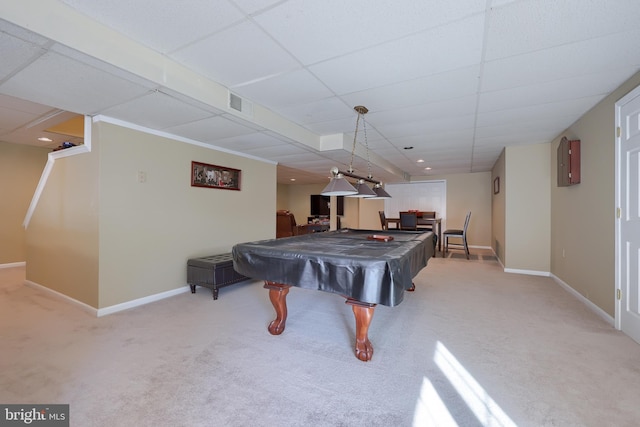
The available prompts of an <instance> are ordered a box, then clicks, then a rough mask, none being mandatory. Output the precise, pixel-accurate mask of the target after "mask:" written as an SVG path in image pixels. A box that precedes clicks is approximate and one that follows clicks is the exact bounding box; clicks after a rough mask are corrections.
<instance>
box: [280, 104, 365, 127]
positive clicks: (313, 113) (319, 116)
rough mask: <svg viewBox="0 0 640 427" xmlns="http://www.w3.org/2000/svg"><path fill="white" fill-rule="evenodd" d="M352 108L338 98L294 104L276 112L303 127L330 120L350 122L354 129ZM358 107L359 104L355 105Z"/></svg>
mask: <svg viewBox="0 0 640 427" xmlns="http://www.w3.org/2000/svg"><path fill="white" fill-rule="evenodd" d="M355 105H356V104H354V105H353V106H350V105H347V104H346V103H345V102H344V101H342V100H341V99H339V98H338V97H335V96H331V97H329V98H324V99H319V100H316V101H312V102H307V103H304V104H296V105H292V106H285V107H282V108H277V109H276V112H278V113H279V114H281V115H283V116H284V117H286V118H288V119H290V120H293V121H295V122H297V123H301V124H304V125H309V124H314V123H322V122H327V121H330V120H336V119H341V120H351V121H352V122H353V123H354V126H353V127H354V128H355V118H354V117H355V112H354V111H353V107H355ZM357 105H360V104H357ZM320 133H322V132H320Z"/></svg>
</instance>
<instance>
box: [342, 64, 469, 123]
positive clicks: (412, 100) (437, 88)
mask: <svg viewBox="0 0 640 427" xmlns="http://www.w3.org/2000/svg"><path fill="white" fill-rule="evenodd" d="M479 75H480V67H479V66H477V65H474V66H471V67H465V68H460V69H457V70H452V71H448V72H446V73H440V74H434V75H430V76H427V77H420V78H417V79H413V80H405V81H402V82H399V83H394V84H390V85H386V86H380V87H375V88H372V89H367V90H363V91H358V92H353V93H348V94H345V95H341V98H342V99H343V100H345V101H346V102H347V103H348V104H349V105H351V104H353V105H366V106H367V107H368V108H369V111H370V112H371V113H372V114H373V113H377V112H380V111H389V110H394V109H396V108H401V107H406V106H412V105H420V104H428V103H432V102H438V101H443V100H449V99H455V98H461V97H466V96H469V95H475V94H476V93H477V92H478V78H479V77H478V76H479Z"/></svg>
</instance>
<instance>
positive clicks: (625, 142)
mask: <svg viewBox="0 0 640 427" xmlns="http://www.w3.org/2000/svg"><path fill="white" fill-rule="evenodd" d="M616 126H617V127H618V129H617V132H618V137H617V138H616V169H617V174H616V202H617V205H618V207H619V211H618V220H617V221H616V294H617V295H616V297H617V300H616V301H617V304H616V327H617V328H618V329H621V330H622V332H624V333H625V334H627V335H629V336H630V337H631V338H633V339H634V340H636V341H638V342H639V343H640V291H639V290H640V285H639V281H640V274H639V272H640V87H638V88H636V89H635V90H633V91H632V92H631V93H629V94H628V95H626V96H625V97H624V98H622V99H621V100H620V101H618V102H617V103H616Z"/></svg>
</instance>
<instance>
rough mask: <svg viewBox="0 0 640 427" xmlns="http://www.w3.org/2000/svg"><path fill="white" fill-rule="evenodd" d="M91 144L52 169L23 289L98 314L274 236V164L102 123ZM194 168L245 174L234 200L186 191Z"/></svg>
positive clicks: (33, 228) (175, 284)
mask: <svg viewBox="0 0 640 427" xmlns="http://www.w3.org/2000/svg"><path fill="white" fill-rule="evenodd" d="M92 136H93V138H92V152H91V153H86V154H81V155H77V156H72V157H65V158H63V159H58V160H56V163H55V165H54V168H53V170H52V172H51V175H50V178H49V181H48V183H47V185H46V187H45V189H44V191H43V194H42V197H41V199H40V202H39V204H38V207H37V209H36V210H35V212H34V215H33V217H32V219H31V223H30V225H29V228H28V232H27V279H28V280H31V281H33V282H35V283H38V284H40V285H42V286H45V287H48V288H50V289H53V290H55V291H57V292H60V293H62V294H65V295H67V296H69V297H71V298H74V299H76V300H78V301H81V302H84V303H86V304H88V305H90V306H92V307H95V308H105V307H110V306H113V305H116V304H120V303H124V302H129V301H132V300H135V299H138V298H143V297H147V296H152V295H155V294H158V293H161V292H165V291H170V290H173V289H176V288H179V287H181V286H186V265H187V260H188V259H189V258H192V257H198V256H205V255H212V254H216V253H223V252H229V251H230V249H231V247H232V246H233V245H234V244H235V243H238V242H243V241H251V240H260V239H267V238H272V237H274V236H275V216H272V215H265V212H269V213H271V212H273V211H274V210H275V205H276V197H275V193H276V184H275V181H276V180H275V177H276V166H275V164H272V163H268V162H260V161H256V160H252V159H247V158H244V157H240V156H235V155H232V154H228V153H223V152H219V151H215V150H212V149H208V148H204V147H199V146H195V145H190V144H185V143H182V142H178V141H174V140H171V139H167V138H161V137H158V136H154V135H150V134H146V133H142V132H138V131H134V130H131V129H126V128H122V127H119V126H115V125H111V124H107V123H98V124H96V125H94V128H93V130H92ZM193 160H195V161H200V162H204V163H212V164H216V165H223V166H228V167H231V168H235V169H240V170H242V188H241V191H231V190H219V189H209V188H199V187H191V185H190V171H191V161H193ZM140 171H142V172H144V173H145V174H146V182H144V183H140V182H138V172H140Z"/></svg>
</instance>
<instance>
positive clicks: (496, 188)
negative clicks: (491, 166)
mask: <svg viewBox="0 0 640 427" xmlns="http://www.w3.org/2000/svg"><path fill="white" fill-rule="evenodd" d="M499 192H500V177H499V176H496V178H495V179H494V180H493V194H498V193H499Z"/></svg>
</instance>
